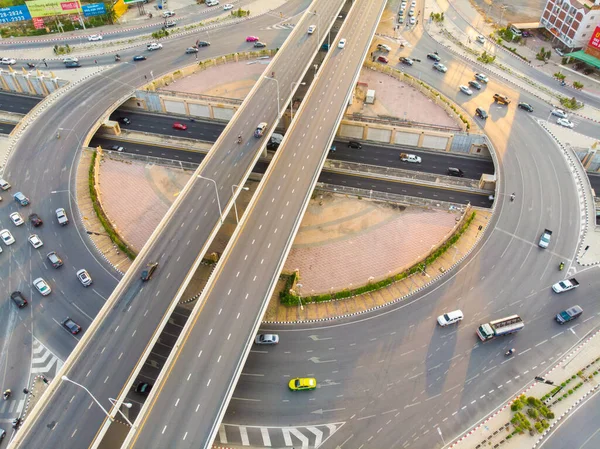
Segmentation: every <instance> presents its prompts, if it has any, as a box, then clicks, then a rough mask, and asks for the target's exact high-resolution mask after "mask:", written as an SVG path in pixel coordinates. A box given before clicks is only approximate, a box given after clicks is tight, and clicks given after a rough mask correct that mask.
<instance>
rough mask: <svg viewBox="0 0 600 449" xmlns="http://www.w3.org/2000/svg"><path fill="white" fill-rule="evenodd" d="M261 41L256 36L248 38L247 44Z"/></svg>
mask: <svg viewBox="0 0 600 449" xmlns="http://www.w3.org/2000/svg"><path fill="white" fill-rule="evenodd" d="M259 40H260V39H259V38H258V37H256V36H248V37H247V38H246V42H258V41H259Z"/></svg>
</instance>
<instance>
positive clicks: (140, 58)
mask: <svg viewBox="0 0 600 449" xmlns="http://www.w3.org/2000/svg"><path fill="white" fill-rule="evenodd" d="M133 60H134V61H145V60H146V57H145V56H144V55H137V56H134V57H133Z"/></svg>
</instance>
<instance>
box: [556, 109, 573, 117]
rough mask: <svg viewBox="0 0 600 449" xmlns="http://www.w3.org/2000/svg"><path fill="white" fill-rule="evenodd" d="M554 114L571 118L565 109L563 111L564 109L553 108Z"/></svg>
mask: <svg viewBox="0 0 600 449" xmlns="http://www.w3.org/2000/svg"><path fill="white" fill-rule="evenodd" d="M552 115H555V116H556V117H560V118H569V116H568V115H567V113H566V112H565V111H563V110H562V109H552Z"/></svg>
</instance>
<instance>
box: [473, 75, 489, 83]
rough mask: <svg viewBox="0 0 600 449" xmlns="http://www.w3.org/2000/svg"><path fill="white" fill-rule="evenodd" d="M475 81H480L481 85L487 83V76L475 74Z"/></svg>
mask: <svg viewBox="0 0 600 449" xmlns="http://www.w3.org/2000/svg"><path fill="white" fill-rule="evenodd" d="M475 79H476V80H477V81H481V82H482V83H487V82H488V81H489V79H488V77H487V75H485V74H483V73H476V74H475Z"/></svg>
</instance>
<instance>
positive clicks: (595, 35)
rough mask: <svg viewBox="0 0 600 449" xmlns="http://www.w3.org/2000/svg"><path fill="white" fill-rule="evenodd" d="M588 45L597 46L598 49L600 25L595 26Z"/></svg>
mask: <svg viewBox="0 0 600 449" xmlns="http://www.w3.org/2000/svg"><path fill="white" fill-rule="evenodd" d="M588 45H589V46H590V47H593V48H597V49H598V50H600V25H598V26H597V27H596V29H595V30H594V33H593V34H592V38H591V39H590V43H589V44H588Z"/></svg>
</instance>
